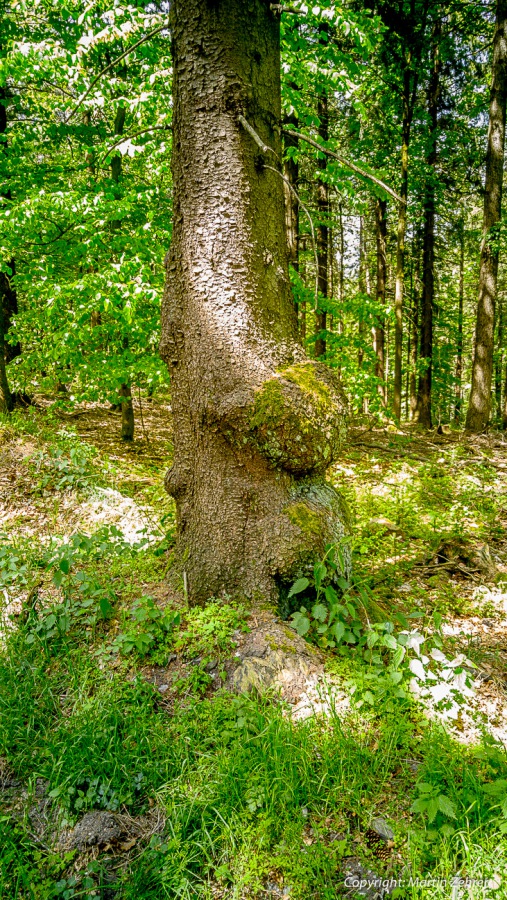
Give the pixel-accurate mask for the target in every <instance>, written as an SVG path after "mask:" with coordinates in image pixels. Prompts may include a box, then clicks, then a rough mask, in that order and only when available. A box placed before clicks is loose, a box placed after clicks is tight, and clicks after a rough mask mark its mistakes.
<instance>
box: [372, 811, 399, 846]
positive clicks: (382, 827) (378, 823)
mask: <svg viewBox="0 0 507 900" xmlns="http://www.w3.org/2000/svg"><path fill="white" fill-rule="evenodd" d="M370 828H371V829H372V831H374V832H375V833H376V834H378V835H379V837H381V838H382V839H383V840H384V841H394V831H393V829H392V828H391V826H390V825H388V824H387V822H386V820H385V819H382V818H380V816H379V817H378V818H376V819H374V820H373V822H372V823H371V826H370Z"/></svg>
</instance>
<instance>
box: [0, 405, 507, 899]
mask: <svg viewBox="0 0 507 900" xmlns="http://www.w3.org/2000/svg"><path fill="white" fill-rule="evenodd" d="M139 412H140V410H136V416H137V419H138V420H139V415H138V413H139ZM142 412H143V420H144V427H141V428H138V430H137V435H136V440H135V442H134V443H133V445H132V446H126V445H124V444H122V442H121V441H120V440H119V416H118V414H117V413H114V412H113V411H111V410H108V409H105V408H101V407H97V406H95V407H92V406H90V407H88V408H78V409H76V410H75V411H74V412H73V413H68V412H65V411H63V410H59V409H57V408H55V407H54V406H52V405H51V404H50V403H49V402H48V403H45V404H44V403H42V402H41V403H40V405H39V406H38V407H37V408H29V409H27V410H24V411H22V412H16V413H15V414H14V415H13V416H11V417H10V418H9V419H2V420H0V600H1V603H2V615H1V617H0V900H28V898H30V900H49V898H63V900H69V898H84V900H91V898H92V897H100V898H102V900H159V898H188V900H190V898H197V897H199V898H204V900H212V898H222V900H254V898H259V900H260V898H263V900H264V898H290V900H310V898H318V900H333V898H335V897H340V896H349V897H355V896H363V897H370V898H372V900H373V898H375V897H377V896H378V897H381V896H386V895H387V894H389V895H390V896H398V897H403V898H405V897H406V898H424V900H426V898H428V900H429V898H433V897H436V898H453V900H457V898H460V897H478V898H479V897H481V898H483V897H494V898H499V900H500V898H507V838H506V835H507V753H506V748H507V666H506V662H507V453H506V451H507V442H505V441H504V437H503V435H501V434H495V433H491V434H489V435H487V436H484V437H480V438H474V439H471V438H466V437H464V436H463V434H462V433H460V432H458V431H453V432H450V433H448V434H443V435H437V434H436V433H431V434H430V435H423V434H420V433H417V432H415V431H412V430H411V429H410V428H407V429H405V430H403V431H400V430H396V429H394V428H392V429H390V428H386V429H380V428H366V427H364V428H352V429H351V432H350V434H349V441H348V444H347V447H346V449H345V450H344V453H343V457H342V459H341V460H340V463H339V464H338V465H336V466H335V467H334V469H333V472H332V473H331V478H332V480H333V481H334V483H335V484H336V486H337V487H339V488H340V490H341V491H342V492H343V494H344V496H345V497H346V499H347V501H348V504H349V507H350V509H351V513H352V519H353V523H354V526H353V537H352V552H353V562H354V566H353V568H354V579H353V582H352V583H351V585H350V586H349V589H348V596H349V598H350V601H351V603H352V604H354V603H355V604H356V605H357V604H359V602H361V604H362V612H361V615H362V618H363V626H362V627H364V635H365V638H364V641H363V642H361V640H359V642H358V643H359V646H355V645H354V644H350V643H343V642H342V643H340V645H339V647H338V648H336V649H328V650H326V651H324V652H322V651H321V657H320V658H321V659H323V661H324V669H325V672H324V674H323V675H321V676H320V678H319V685H318V686H317V688H318V690H319V691H320V695H319V696H320V697H321V698H324V700H325V702H322V703H320V704H314V705H313V707H312V706H311V705H310V707H308V708H307V711H306V713H305V714H304V715H299V714H298V715H296V708H297V709H298V710H299V712H300V711H301V708H302V707H301V704H299V705H298V706H297V707H296V706H294V705H291V704H290V703H288V702H286V701H281V700H280V699H279V697H277V695H276V693H275V692H274V691H268V692H267V693H265V694H258V693H252V694H250V695H248V696H244V695H237V694H234V693H232V692H231V691H230V690H228V686H229V683H230V682H229V675H230V671H231V666H233V664H234V660H235V656H237V654H238V650H237V648H238V646H241V642H242V641H243V640H244V639H245V636H248V634H249V633H252V632H251V629H253V628H254V622H255V616H256V611H255V610H252V609H249V608H248V605H247V604H231V603H226V602H223V601H221V600H218V599H216V598H215V599H214V598H210V601H209V603H208V604H207V605H206V606H205V607H204V608H202V609H188V608H187V607H186V606H185V604H184V602H183V600H180V602H179V603H177V602H175V601H174V597H172V595H171V596H169V592H168V588H167V583H168V582H167V577H168V572H169V571H170V569H171V559H172V558H171V546H172V542H173V536H174V524H175V523H174V508H173V504H172V501H171V500H170V499H169V498H168V497H167V495H166V494H165V492H164V490H163V475H164V472H165V469H166V467H167V465H168V464H169V460H170V453H171V445H170V409H169V407H168V406H167V405H165V404H164V403H162V402H160V401H157V402H153V403H150V404H148V403H144V405H143V410H142ZM182 596H183V595H182ZM387 620H388V621H390V622H391V623H392V624H391V625H389V627H387V626H385V625H384V624H383V622H385V621H387ZM373 633H375V634H376V637H375V639H373V638H372V634H373ZM403 634H405V635H406V637H405V638H403V637H399V636H400V635H403ZM374 641H379V646H380V645H381V644H382V642H384V643H383V644H382V647H383V650H382V652H379V653H378V655H377V656H374V657H372V654H371V653H370V656H369V657H368V648H370V650H371V649H372V648H374ZM403 642H404V643H403ZM400 647H403V649H401V650H400ZM425 648H426V650H425ZM375 652H376V651H375ZM409 659H410V662H409ZM224 685H225V687H224ZM314 688H315V685H314ZM317 688H315V689H317Z"/></svg>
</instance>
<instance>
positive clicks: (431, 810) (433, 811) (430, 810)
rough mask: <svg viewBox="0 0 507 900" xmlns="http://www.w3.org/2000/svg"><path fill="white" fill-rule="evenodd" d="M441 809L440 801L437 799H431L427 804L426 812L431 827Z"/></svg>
mask: <svg viewBox="0 0 507 900" xmlns="http://www.w3.org/2000/svg"><path fill="white" fill-rule="evenodd" d="M439 809H440V806H439V803H438V799H437V798H436V797H430V798H429V800H428V802H427V804H426V812H427V814H428V822H429V823H430V825H431V823H432V822H434V820H435V818H436V815H437V813H438V810H439Z"/></svg>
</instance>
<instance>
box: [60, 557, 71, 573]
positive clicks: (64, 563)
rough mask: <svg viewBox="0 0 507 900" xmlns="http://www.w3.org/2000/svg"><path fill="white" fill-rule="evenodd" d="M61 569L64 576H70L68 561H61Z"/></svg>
mask: <svg viewBox="0 0 507 900" xmlns="http://www.w3.org/2000/svg"><path fill="white" fill-rule="evenodd" d="M60 569H61V571H62V572H63V574H64V575H68V574H69V572H70V562H69V560H68V559H61V560H60Z"/></svg>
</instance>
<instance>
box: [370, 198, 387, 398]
mask: <svg viewBox="0 0 507 900" xmlns="http://www.w3.org/2000/svg"><path fill="white" fill-rule="evenodd" d="M386 214H387V201H386V200H377V201H376V202H375V233H376V241H377V291H376V294H377V314H376V321H375V325H374V328H373V347H374V350H375V356H376V366H375V375H376V377H377V378H378V379H379V381H378V387H377V390H378V393H379V395H380V398H381V400H382V405H383V406H386V405H387V382H386V375H385V318H384V312H383V310H385V305H386V283H387V252H386V247H387V220H386ZM380 310H382V312H380Z"/></svg>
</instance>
